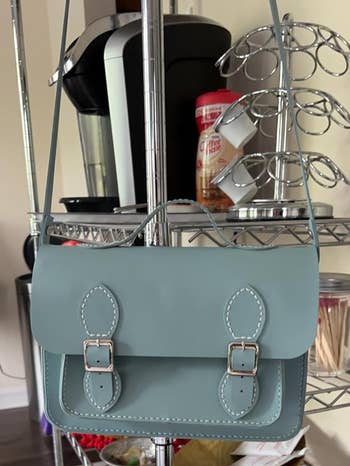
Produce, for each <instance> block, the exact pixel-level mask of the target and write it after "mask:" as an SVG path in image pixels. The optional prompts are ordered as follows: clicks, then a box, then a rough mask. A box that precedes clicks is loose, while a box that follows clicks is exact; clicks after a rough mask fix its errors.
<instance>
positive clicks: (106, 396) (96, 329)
mask: <svg viewBox="0 0 350 466" xmlns="http://www.w3.org/2000/svg"><path fill="white" fill-rule="evenodd" d="M80 322H81V325H82V327H83V328H84V332H85V334H86V337H87V338H86V340H85V341H84V360H85V374H84V380H83V386H84V393H85V396H86V399H87V400H88V402H89V403H90V404H91V405H92V406H93V407H94V408H96V409H97V410H98V411H100V412H106V411H108V410H109V409H111V408H112V406H114V405H115V404H116V403H117V401H118V399H119V397H120V394H121V389H122V384H121V379H120V376H119V374H118V372H117V369H116V367H114V365H115V354H114V349H113V342H112V337H113V335H114V333H115V331H116V329H117V326H118V322H119V305H118V302H117V300H116V298H115V297H114V295H113V294H112V292H111V291H110V290H109V289H108V288H106V287H105V286H104V285H102V284H98V285H96V286H94V287H92V288H91V289H90V290H89V291H88V292H87V293H86V295H85V296H84V298H83V300H82V303H81V306H80ZM109 366H112V370H111V371H109V372H105V371H104V370H105V369H106V368H108V367H109ZM88 368H93V371H91V370H89V369H88ZM98 368H101V371H99V370H98Z"/></svg>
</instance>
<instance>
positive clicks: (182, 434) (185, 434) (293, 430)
mask: <svg viewBox="0 0 350 466" xmlns="http://www.w3.org/2000/svg"><path fill="white" fill-rule="evenodd" d="M46 354H47V353H46V351H44V362H45V390H46V394H47V392H48V385H47V384H48V364H47V360H46ZM305 371H306V357H304V358H303V362H302V366H301V370H300V371H299V372H300V373H301V377H300V389H299V406H298V408H299V413H300V412H301V410H302V406H301V404H302V398H303V393H304V389H305V387H304V383H303V381H304V380H305ZM45 408H46V412H47V414H48V417H49V420H51V422H52V423H53V424H54V425H56V426H57V427H61V428H62V429H64V430H66V431H67V432H74V431H79V432H96V433H102V432H111V433H114V434H116V433H120V434H132V435H147V436H152V435H154V436H166V437H168V436H174V434H175V435H176V436H177V437H188V438H209V439H213V438H217V439H230V440H232V439H242V440H246V439H247V440H260V441H262V440H272V441H274V440H285V439H288V438H290V437H291V436H292V435H294V434H296V433H297V431H298V430H299V429H300V421H298V422H297V424H295V425H294V426H293V427H292V428H291V430H290V431H289V432H287V433H285V434H284V435H255V436H254V435H235V434H233V435H210V434H208V435H205V434H202V433H201V434H197V435H196V434H193V433H189V432H177V431H176V432H175V433H174V432H158V431H145V430H128V429H101V428H99V429H95V428H91V427H81V426H67V425H65V424H62V423H60V422H59V421H57V420H56V419H55V418H54V417H53V416H52V414H51V412H50V408H49V405H48V399H47V397H46V400H45Z"/></svg>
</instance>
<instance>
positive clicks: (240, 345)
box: [227, 341, 259, 377]
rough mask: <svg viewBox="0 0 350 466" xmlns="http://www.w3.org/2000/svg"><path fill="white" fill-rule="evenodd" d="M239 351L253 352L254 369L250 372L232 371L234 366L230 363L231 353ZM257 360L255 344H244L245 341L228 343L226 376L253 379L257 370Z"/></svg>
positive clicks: (256, 345)
mask: <svg viewBox="0 0 350 466" xmlns="http://www.w3.org/2000/svg"><path fill="white" fill-rule="evenodd" d="M235 350H240V351H254V352H255V359H254V367H253V369H251V370H247V371H242V370H239V371H236V370H235V369H234V367H233V366H234V365H233V362H232V359H233V358H232V356H233V351H235ZM258 360H259V345H258V344H257V343H246V342H245V341H240V342H232V343H229V345H228V347H227V374H228V375H238V376H244V377H255V376H256V373H257V370H258Z"/></svg>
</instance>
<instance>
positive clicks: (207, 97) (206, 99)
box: [196, 89, 242, 132]
mask: <svg viewBox="0 0 350 466" xmlns="http://www.w3.org/2000/svg"><path fill="white" fill-rule="evenodd" d="M241 97H242V95H241V94H239V93H238V92H232V91H230V90H229V89H218V90H217V91H212V92H207V93H205V94H202V95H200V96H198V97H197V100H196V123H197V127H198V131H199V132H201V131H203V130H204V129H207V128H209V127H210V126H211V125H213V124H214V122H215V120H216V119H217V118H218V117H219V116H220V115H221V113H222V112H223V111H224V109H225V107H226V106H227V105H230V104H232V103H233V102H235V101H236V100H238V99H240V98H241Z"/></svg>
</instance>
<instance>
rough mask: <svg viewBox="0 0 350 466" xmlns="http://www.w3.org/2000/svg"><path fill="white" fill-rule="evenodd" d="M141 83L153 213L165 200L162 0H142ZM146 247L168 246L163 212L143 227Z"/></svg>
mask: <svg viewBox="0 0 350 466" xmlns="http://www.w3.org/2000/svg"><path fill="white" fill-rule="evenodd" d="M141 5H142V47H143V84H144V109H145V142H146V176H147V205H148V212H149V213H150V212H152V211H153V210H154V209H155V207H156V206H157V205H158V204H159V203H163V202H165V201H166V197H167V182H166V141H165V138H166V134H165V82H164V31H163V8H162V0H142V4H141ZM145 235H146V237H145V240H146V245H147V246H167V245H168V244H169V234H168V228H167V224H166V212H165V210H162V211H160V212H159V214H158V215H157V216H156V217H155V218H154V219H153V221H151V222H150V223H149V224H148V226H147V227H146V231H145Z"/></svg>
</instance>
